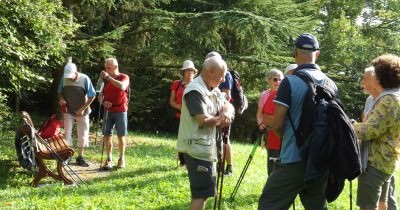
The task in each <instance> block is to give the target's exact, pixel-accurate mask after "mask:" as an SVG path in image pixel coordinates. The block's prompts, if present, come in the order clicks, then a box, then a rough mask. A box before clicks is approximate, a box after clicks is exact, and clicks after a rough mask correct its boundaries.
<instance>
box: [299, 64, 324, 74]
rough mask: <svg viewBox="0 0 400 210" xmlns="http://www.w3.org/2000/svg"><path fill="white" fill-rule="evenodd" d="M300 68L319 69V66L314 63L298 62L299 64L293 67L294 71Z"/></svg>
mask: <svg viewBox="0 0 400 210" xmlns="http://www.w3.org/2000/svg"><path fill="white" fill-rule="evenodd" d="M302 69H307V70H311V71H314V70H319V71H321V68H320V67H319V66H318V64H315V63H305V64H300V65H299V66H297V68H295V69H294V72H297V71H300V70H302Z"/></svg>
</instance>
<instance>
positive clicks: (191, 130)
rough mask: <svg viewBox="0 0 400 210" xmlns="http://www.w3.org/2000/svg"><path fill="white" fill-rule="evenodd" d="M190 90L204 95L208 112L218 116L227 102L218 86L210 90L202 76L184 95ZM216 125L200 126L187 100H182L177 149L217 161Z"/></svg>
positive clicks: (201, 158)
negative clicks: (189, 108)
mask: <svg viewBox="0 0 400 210" xmlns="http://www.w3.org/2000/svg"><path fill="white" fill-rule="evenodd" d="M190 91H197V92H199V93H200V94H201V95H203V97H204V99H205V101H206V104H207V114H209V115H213V116H216V115H218V112H219V110H221V108H222V105H223V104H224V103H225V95H224V94H223V93H221V91H220V90H219V89H218V88H214V89H213V90H211V91H209V90H208V88H207V86H206V84H205V83H204V81H203V79H202V77H201V76H199V77H197V78H195V79H194V80H193V81H192V82H191V83H189V85H188V86H187V87H186V89H185V91H184V93H183V97H185V95H186V93H188V92H190ZM216 132H217V131H216V127H215V126H214V127H200V126H199V123H198V122H197V120H196V118H195V116H191V115H190V113H189V110H188V108H187V105H186V102H185V100H182V108H181V120H180V125H179V132H178V141H177V145H176V149H177V150H178V151H179V152H183V153H187V154H188V155H190V156H191V157H193V158H196V159H200V160H205V161H211V162H216V161H217V146H216V135H217V133H216Z"/></svg>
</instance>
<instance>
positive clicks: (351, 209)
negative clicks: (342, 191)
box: [349, 181, 353, 210]
mask: <svg viewBox="0 0 400 210" xmlns="http://www.w3.org/2000/svg"><path fill="white" fill-rule="evenodd" d="M349 182H350V210H353V187H352V184H351V181H349Z"/></svg>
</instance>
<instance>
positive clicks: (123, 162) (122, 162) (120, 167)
mask: <svg viewBox="0 0 400 210" xmlns="http://www.w3.org/2000/svg"><path fill="white" fill-rule="evenodd" d="M117 168H119V169H122V168H125V160H124V159H121V158H120V159H118V165H117Z"/></svg>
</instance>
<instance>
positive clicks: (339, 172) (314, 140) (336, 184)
mask: <svg viewBox="0 0 400 210" xmlns="http://www.w3.org/2000/svg"><path fill="white" fill-rule="evenodd" d="M294 75H296V76H298V77H299V78H300V79H302V80H303V81H304V82H305V83H306V84H307V86H308V87H309V88H308V90H307V92H306V95H305V98H304V102H303V106H302V114H301V116H300V123H299V126H298V127H297V129H295V127H294V124H293V121H292V118H291V117H290V114H289V112H288V115H289V120H290V123H291V126H292V128H293V130H294V133H295V136H296V144H297V146H298V147H299V149H300V156H301V158H302V160H303V161H304V162H305V163H306V173H305V178H304V179H305V181H306V182H307V181H310V180H312V179H314V178H317V177H319V176H322V175H323V174H324V173H326V171H329V175H328V184H327V190H326V199H327V201H328V202H332V201H334V200H336V198H337V197H338V196H339V195H340V193H341V192H342V190H343V187H344V180H345V179H348V180H349V181H351V180H353V179H354V178H356V177H357V176H358V175H360V174H361V159H360V150H359V144H358V141H357V136H356V133H355V131H354V128H353V127H352V125H351V122H350V119H349V117H348V116H347V115H346V114H345V112H344V111H343V106H342V105H341V103H340V100H339V99H338V98H337V97H336V95H335V94H334V93H333V92H331V91H330V90H328V89H327V88H325V87H324V86H322V85H319V84H316V83H314V81H313V79H312V78H311V77H310V76H309V75H308V74H306V73H304V72H301V71H295V73H294Z"/></svg>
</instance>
